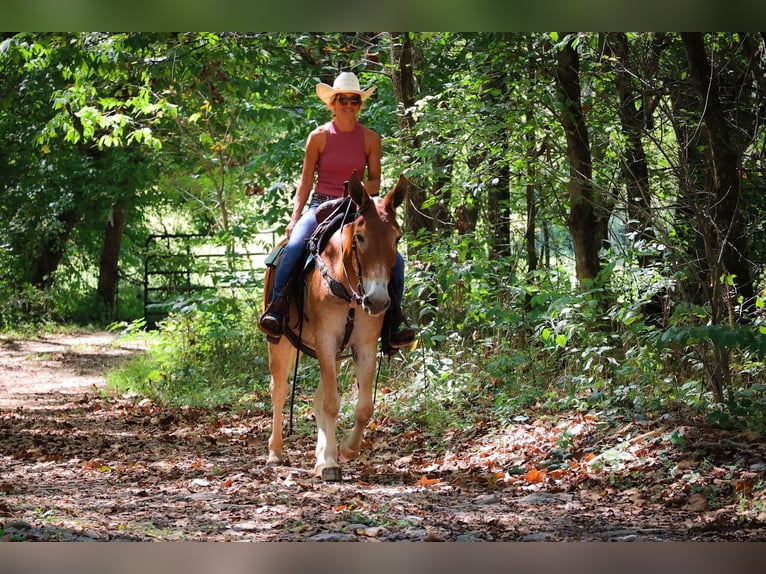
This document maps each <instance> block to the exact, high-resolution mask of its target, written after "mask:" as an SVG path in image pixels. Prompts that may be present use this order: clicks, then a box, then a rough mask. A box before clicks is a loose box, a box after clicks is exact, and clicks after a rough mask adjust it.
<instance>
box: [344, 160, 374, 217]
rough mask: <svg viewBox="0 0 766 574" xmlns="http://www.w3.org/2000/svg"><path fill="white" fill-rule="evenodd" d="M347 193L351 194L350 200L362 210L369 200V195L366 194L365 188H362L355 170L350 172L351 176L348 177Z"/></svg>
mask: <svg viewBox="0 0 766 574" xmlns="http://www.w3.org/2000/svg"><path fill="white" fill-rule="evenodd" d="M348 194H349V195H350V196H351V201H353V202H354V203H355V204H356V206H357V208H358V209H360V210H364V208H365V207H367V203H368V202H369V201H370V196H369V195H368V194H367V190H366V189H364V186H363V185H362V180H360V179H359V174H357V173H356V170H354V171H353V172H351V177H349V178H348Z"/></svg>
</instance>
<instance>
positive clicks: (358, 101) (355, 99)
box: [335, 94, 362, 106]
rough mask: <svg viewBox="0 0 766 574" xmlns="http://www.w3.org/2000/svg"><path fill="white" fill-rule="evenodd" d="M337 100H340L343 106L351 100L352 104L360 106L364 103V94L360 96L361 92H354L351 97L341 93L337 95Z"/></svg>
mask: <svg viewBox="0 0 766 574" xmlns="http://www.w3.org/2000/svg"><path fill="white" fill-rule="evenodd" d="M335 101H336V102H340V105H341V106H345V105H346V104H347V103H349V102H351V104H352V105H354V106H358V105H359V104H361V103H362V96H360V95H359V94H354V95H353V96H350V97H349V96H344V95H340V96H335Z"/></svg>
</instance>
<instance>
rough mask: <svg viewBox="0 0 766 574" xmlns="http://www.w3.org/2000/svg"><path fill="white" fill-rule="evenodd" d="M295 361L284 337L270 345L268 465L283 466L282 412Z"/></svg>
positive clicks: (292, 351) (292, 350)
mask: <svg viewBox="0 0 766 574" xmlns="http://www.w3.org/2000/svg"><path fill="white" fill-rule="evenodd" d="M295 359H296V353H295V350H294V349H293V347H292V346H291V345H290V343H288V342H287V341H286V340H285V338H284V337H283V338H282V340H281V341H280V342H279V343H278V344H276V345H274V344H271V343H269V370H270V371H271V381H270V383H269V391H270V393H271V406H272V409H273V410H272V416H271V436H270V437H269V457H268V459H267V461H266V463H267V464H282V460H283V455H282V426H283V424H284V418H283V416H282V411H283V410H284V407H285V400H286V399H287V390H288V386H287V377H288V373H289V372H290V368H291V366H292V365H293V364H294V361H295Z"/></svg>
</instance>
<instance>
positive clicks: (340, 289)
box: [309, 202, 367, 305]
mask: <svg viewBox="0 0 766 574" xmlns="http://www.w3.org/2000/svg"><path fill="white" fill-rule="evenodd" d="M351 205H352V202H349V203H348V206H347V207H346V213H345V215H344V219H343V220H344V221H348V214H349V213H350V212H351ZM366 210H367V206H363V207H360V208H358V209H357V210H356V213H354V216H353V218H352V219H351V222H355V221H356V220H357V219H358V218H359V217H361V216H362V215H363V214H364V212H365V211H366ZM346 225H349V224H346ZM341 228H342V227H341ZM351 251H352V252H353V254H354V259H355V261H356V272H357V273H356V276H357V278H358V280H359V281H358V283H357V287H356V289H354V288H353V286H351V285H352V284H351V279H350V278H349V275H348V269H347V268H346V262H345V258H344V260H343V275H344V276H345V278H346V281H347V282H348V284H349V289H350V290H351V293H349V289H346V286H345V285H344V284H343V283H342V282H341V281H338V280H337V279H336V278H335V277H334V276H333V274H332V271H331V270H330V268H329V267H328V266H327V264H326V263H325V262H324V260H323V259H322V254H321V250H320V249H319V242H318V241H311V242H310V243H309V252H310V253H311V256H312V257H313V258H314V262H315V264H316V266H317V269H318V270H319V273H321V275H322V277H323V278H324V280H325V282H327V285H328V286H329V287H330V291H331V292H332V294H333V295H335V296H336V297H338V298H340V299H343V300H344V301H346V302H347V303H352V302H353V303H356V304H358V305H361V304H362V301H364V296H365V292H364V280H363V274H364V271H363V267H362V259H361V257H359V248H358V243H357V239H356V235H355V234H352V236H351Z"/></svg>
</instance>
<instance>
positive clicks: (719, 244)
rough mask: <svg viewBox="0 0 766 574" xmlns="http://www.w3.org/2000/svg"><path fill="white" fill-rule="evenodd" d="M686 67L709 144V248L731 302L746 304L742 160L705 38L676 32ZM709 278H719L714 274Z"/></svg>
mask: <svg viewBox="0 0 766 574" xmlns="http://www.w3.org/2000/svg"><path fill="white" fill-rule="evenodd" d="M681 38H682V40H683V44H684V51H685V52H686V58H687V62H688V66H689V77H690V79H691V82H692V85H693V86H694V88H695V91H696V93H697V98H698V100H699V106H700V109H701V110H703V115H702V119H703V121H704V123H705V127H706V128H707V129H706V130H705V135H706V136H707V140H708V144H709V145H708V151H707V154H708V161H709V162H710V165H711V168H712V180H711V188H710V190H709V192H710V193H709V197H710V200H711V201H710V202H709V209H710V211H709V215H710V218H711V221H710V223H711V225H712V232H713V233H712V234H711V235H714V237H711V239H713V241H714V244H713V246H712V247H713V249H712V255H713V257H714V258H715V261H709V263H715V264H717V263H718V261H720V265H721V266H722V269H721V271H722V273H724V274H727V275H730V276H734V284H735V285H736V291H737V292H736V296H735V297H733V298H732V299H736V297H737V296H741V297H742V298H743V299H744V301H745V304H746V305H752V304H753V302H754V299H755V290H754V288H753V281H752V275H751V270H750V264H749V263H748V259H747V252H748V240H747V236H746V233H745V230H744V225H743V220H742V211H741V210H742V206H741V201H742V197H741V193H740V192H741V188H740V178H739V169H740V164H741V159H742V154H741V151H740V150H739V146H738V145H737V143H736V142H735V139H734V135H733V133H732V132H733V131H734V130H733V129H732V127H731V125H730V122H729V121H728V120H727V118H726V115H725V112H724V109H723V105H722V102H721V94H720V90H719V85H718V81H717V78H716V76H715V74H713V72H712V69H711V66H710V63H709V62H708V59H707V55H706V54H705V44H704V37H703V34H701V33H684V34H681ZM713 279H714V280H720V275H719V274H718V273H717V271H716V274H715V275H714V276H713Z"/></svg>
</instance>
